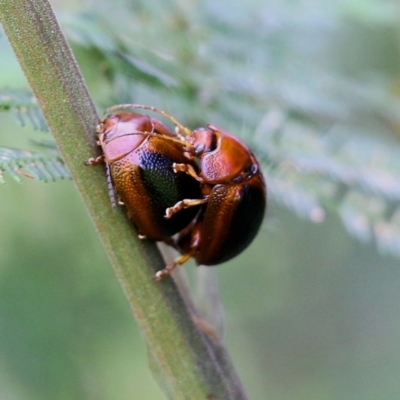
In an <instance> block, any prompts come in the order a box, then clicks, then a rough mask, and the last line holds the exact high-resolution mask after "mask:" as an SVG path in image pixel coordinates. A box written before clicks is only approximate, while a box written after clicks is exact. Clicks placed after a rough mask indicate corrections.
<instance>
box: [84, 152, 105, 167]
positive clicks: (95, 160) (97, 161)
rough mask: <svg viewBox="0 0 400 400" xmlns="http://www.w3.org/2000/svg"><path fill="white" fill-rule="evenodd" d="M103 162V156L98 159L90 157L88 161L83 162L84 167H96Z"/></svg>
mask: <svg viewBox="0 0 400 400" xmlns="http://www.w3.org/2000/svg"><path fill="white" fill-rule="evenodd" d="M102 162H104V155H103V154H102V155H101V156H98V157H90V158H89V160H87V161H86V162H85V165H97V164H100V163H102Z"/></svg>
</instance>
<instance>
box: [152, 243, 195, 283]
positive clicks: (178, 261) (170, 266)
mask: <svg viewBox="0 0 400 400" xmlns="http://www.w3.org/2000/svg"><path fill="white" fill-rule="evenodd" d="M192 255H193V251H191V252H189V253H187V254H183V255H181V256H180V257H178V258H176V259H175V260H174V261H173V262H172V263H171V264H168V265H167V266H166V267H165V268H164V269H162V270H161V271H158V272H157V273H156V274H155V275H154V278H153V281H154V282H160V281H162V280H163V279H164V278H166V277H167V276H168V275H170V274H171V272H172V271H173V270H174V269H175V268H176V267H178V266H179V265H182V264H184V263H185V262H186V261H187V260H189V258H190V257H192Z"/></svg>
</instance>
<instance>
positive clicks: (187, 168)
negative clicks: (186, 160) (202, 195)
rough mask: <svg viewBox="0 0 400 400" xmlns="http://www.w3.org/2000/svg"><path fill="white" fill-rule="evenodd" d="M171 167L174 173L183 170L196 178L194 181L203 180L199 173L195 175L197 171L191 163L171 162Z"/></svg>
mask: <svg viewBox="0 0 400 400" xmlns="http://www.w3.org/2000/svg"><path fill="white" fill-rule="evenodd" d="M172 169H173V170H174V172H175V173H177V172H185V173H186V174H188V175H190V176H191V177H192V178H194V179H196V181H199V182H203V180H204V179H203V178H201V177H200V176H199V175H197V172H196V170H195V169H194V168H193V166H192V165H189V164H178V163H173V164H172Z"/></svg>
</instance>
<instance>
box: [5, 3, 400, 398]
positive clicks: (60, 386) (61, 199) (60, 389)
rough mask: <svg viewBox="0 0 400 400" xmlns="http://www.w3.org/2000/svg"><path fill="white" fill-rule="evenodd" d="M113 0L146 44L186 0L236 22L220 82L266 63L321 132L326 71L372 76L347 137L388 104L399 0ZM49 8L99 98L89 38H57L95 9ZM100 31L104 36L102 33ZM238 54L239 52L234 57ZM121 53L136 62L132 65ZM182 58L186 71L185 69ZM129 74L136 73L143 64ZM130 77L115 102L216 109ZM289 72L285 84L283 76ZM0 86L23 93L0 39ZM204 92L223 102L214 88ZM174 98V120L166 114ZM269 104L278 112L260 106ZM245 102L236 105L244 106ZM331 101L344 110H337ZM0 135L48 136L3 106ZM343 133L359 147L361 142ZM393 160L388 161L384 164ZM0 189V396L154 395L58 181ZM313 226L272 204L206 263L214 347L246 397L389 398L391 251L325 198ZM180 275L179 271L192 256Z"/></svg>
mask: <svg viewBox="0 0 400 400" xmlns="http://www.w3.org/2000/svg"><path fill="white" fill-rule="evenodd" d="M128 3H130V4H131V5H132V4H133V8H135V7H137V11H138V12H143V9H144V8H145V11H146V13H147V14H146V13H145V14H143V15H146V16H147V17H148V19H147V20H146V21H144V22H143V20H142V23H143V24H146V26H147V28H146V29H148V30H149V31H148V35H146V36H145V41H146V45H149V44H151V43H153V44H154V46H159V45H160V42H161V43H163V41H168V35H167V33H166V34H165V37H163V36H162V33H160V32H158V31H157V30H156V24H157V21H161V20H162V18H163V17H165V16H166V15H167V14H168V12H170V11H171V9H172V10H177V9H180V8H181V9H186V11H187V9H189V8H190V7H192V8H191V11H187V12H188V13H190V12H192V13H195V12H196V9H195V7H199V8H201V10H202V12H205V11H204V10H205V9H206V10H212V12H213V13H214V15H219V16H221V15H223V16H224V18H225V19H226V20H227V21H228V20H229V21H231V22H232V21H235V19H237V20H238V21H239V22H240V27H241V28H242V30H241V31H240V32H239V33H237V32H236V34H237V35H238V37H235V31H232V33H231V34H230V42H229V45H231V43H239V42H240V44H241V47H240V49H239V50H238V54H242V56H243V60H245V62H244V63H241V60H240V59H239V58H238V61H237V65H238V66H240V68H239V67H238V68H236V69H235V71H234V72H235V79H236V78H237V76H240V74H246V77H245V78H246V79H245V78H243V82H244V83H243V85H248V84H249V82H250V81H251V76H252V71H253V67H254V68H255V67H257V68H260V65H261V64H262V67H263V68H264V69H265V70H266V71H268V68H275V69H277V70H280V81H279V82H276V81H274V82H272V83H271V85H274V87H275V85H276V86H279V87H281V88H282V87H285V91H286V92H285V93H286V99H291V98H295V99H297V100H296V101H299V102H300V103H301V101H302V100H303V101H304V103H306V105H307V106H306V107H305V109H306V110H305V111H304V110H302V111H303V112H304V113H305V114H307V115H308V117H309V119H310V120H313V119H314V114H315V115H317V117H321V114H323V112H322V111H321V110H325V111H324V112H325V114H324V115H328V116H329V118H328V117H326V118H325V122H326V126H331V125H334V124H335V123H336V121H335V117H332V115H333V116H335V112H337V108H335V106H337V105H339V106H340V105H342V106H343V107H345V108H346V107H347V104H349V98H348V97H346V93H344V94H343V91H341V89H343V88H341V87H335V84H334V83H335V80H334V78H335V77H336V76H340V77H342V78H343V77H345V78H346V79H347V80H345V81H343V80H341V81H340V80H338V82H341V83H343V82H352V83H354V82H357V83H358V84H359V85H361V86H363V83H362V82H366V84H367V83H368V84H370V83H371V82H374V85H375V86H373V87H372V89H374V90H372V89H371V90H369V91H368V96H369V97H368V99H369V102H368V103H363V100H364V98H363V96H362V95H360V96H359V97H358V98H357V99H358V101H359V104H360V105H361V106H360V108H362V106H365V104H367V107H366V110H365V109H363V110H364V114H363V115H364V117H360V120H359V121H358V122H357V121H356V122H355V121H352V123H353V127H354V131H357V132H359V131H360V130H361V131H362V130H363V129H364V128H365V127H364V126H363V122H364V123H365V118H368V116H369V117H370V116H371V114H374V113H375V112H376V109H379V105H380V104H387V98H386V97H385V99H382V93H387V92H389V93H390V95H391V96H392V97H391V99H392V100H391V101H393V103H391V104H392V105H393V104H394V106H395V102H396V95H397V94H396V93H397V90H398V87H397V86H398V83H399V78H400V57H399V56H400V53H399V44H400V39H399V38H400V31H399V28H398V26H400V3H399V2H396V1H374V0H368V1H366V0H364V1H357V0H347V1H337V2H327V1H324V0H308V1H306V0H300V1H272V0H269V1H263V2H262V1H261V0H253V1H250V2H249V1H244V0H241V1H236V2H233V4H231V2H225V1H221V2H218V4H213V3H212V2H207V1H203V2H201V1H198V2H194V1H193V2H189V3H184V2H179V1H170V2H162V1H161V0H158V1H156V0H153V1H151V2H147V3H146V4H147V5H146V6H144V5H143V4H142V3H141V2H137V3H135V2H128ZM54 7H55V9H56V11H57V13H58V15H59V16H60V20H61V23H62V25H63V24H65V29H66V32H67V33H68V34H69V35H70V38H72V39H71V42H72V45H73V46H74V47H73V48H74V51H75V54H76V56H77V59H78V62H79V65H80V67H81V68H82V71H83V73H84V75H85V78H86V81H87V83H88V86H89V89H90V92H91V93H92V94H93V96H94V98H95V100H96V101H97V102H98V104H99V105H100V107H101V106H104V105H110V104H112V102H113V100H118V98H117V97H118V95H119V92H117V91H113V88H112V85H110V84H109V81H107V79H106V78H107V77H104V76H106V75H107V73H104V76H103V75H102V74H101V72H102V65H101V64H100V65H99V62H98V60H99V56H98V54H97V53H96V51H95V50H93V48H88V47H85V46H84V45H81V46H80V45H79V40H77V39H76V37H75V42H74V40H73V39H74V33H76V31H74V29H73V24H71V21H73V20H74V17H73V16H74V15H76V14H77V13H85V15H86V16H87V15H89V16H90V15H92V14H94V12H95V11H94V10H95V8H96V7H97V6H96V5H95V4H94V3H91V2H71V1H68V2H63V1H57V2H54ZM108 7H109V10H112V9H113V7H124V5H123V4H120V3H119V2H116V3H113V4H112V5H111V4H109V5H108ZM141 7H142V8H141ZM153 11H154V13H155V14H154V16H153V14H152V12H153ZM157 12H158V13H159V14H157ZM120 13H121V11H120V12H117V10H116V9H115V15H114V14H112V13H111V11H110V13H109V16H110V18H109V21H108V22H109V23H110V24H119V23H120V19H119V16H120V15H119V14H120ZM81 15H82V14H81ZM255 16H262V21H264V23H265V26H266V27H267V29H266V30H265V29H264V30H261V28H260V30H259V35H260V36H261V37H258V39H257V40H263V41H265V43H266V45H265V46H266V48H268V46H269V45H271V43H272V44H273V50H274V51H275V53H273V52H272V53H271V52H270V53H269V54H270V55H271V54H272V55H274V54H275V55H276V59H278V60H279V63H278V62H275V63H274V62H270V63H265V64H263V60H264V59H263V55H262V54H261V53H260V54H258V53H257V52H255V51H252V44H253V42H252V40H253V39H254V37H257V33H258V28H257V26H254V25H255V24H256V22H257V21H258V22H259V20H257V19H256V18H254V19H253V20H252V18H253V17H255ZM156 17H157V18H158V20H157V18H156ZM246 18H247V19H246ZM134 22H135V21H133V23H134ZM213 23H214V24H213V26H212V27H209V30H207V31H205V32H203V34H204V35H209V36H212V35H213V34H215V32H219V33H220V32H221V31H223V30H224V29H228V28H227V26H228V27H229V26H232V25H226V24H225V25H224V24H223V23H220V24H219V25H218V24H217V23H215V21H213ZM121 24H122V22H121ZM265 26H264V28H265ZM71 27H72V28H71ZM243 27H244V28H246V29H247V32H252V34H253V36H252V35H249V37H248V38H246V37H245V38H244V37H243V36H240V35H242V34H243V32H246V30H243ZM153 31H154V32H153ZM146 32H147V31H146ZM265 32H269V33H270V34H269V35H265ZM262 35H264V36H262ZM200 36H201V35H200ZM239 36H240V37H239ZM106 38H107V34H106V33H105V36H104V37H103V43H104V40H106ZM137 40H140V38H138V39H137ZM152 41H153V42H152ZM246 43H247V46H246ZM197 44H198V43H197ZM173 45H175V46H178V45H179V43H178V44H174V43H173ZM222 47H223V43H222ZM247 47H248V48H247ZM247 51H248V52H249V53H251V58H249V59H246V54H247ZM266 51H267V50H266ZM257 57H258V58H257ZM243 60H242V61H243ZM260 60H261V61H260ZM208 62H209V63H210V65H217V64H218V63H219V60H218V58H217V57H216V58H214V59H211V60H208ZM135 63H136V65H139V64H138V61H137V59H136V61H135ZM243 64H244V65H243ZM235 66H236V64H235ZM146 68H148V71H147V70H146ZM190 68H192V69H193V70H192V72H193V71H194V74H195V72H196V70H195V65H191V66H190ZM199 68H201V65H200V66H199ZM142 69H143V68H142ZM144 70H145V72H146V74H145V75H146V76H145V78H146V79H147V78H148V76H149V75H151V73H150V72H149V71H150V68H149V67H145V68H144ZM211 71H212V69H211ZM106 72H107V71H106ZM229 72H230V71H227V74H229ZM238 72H239V73H238ZM211 73H212V72H211ZM195 75H196V74H195ZM142 78H143V77H142ZM164 78H165V77H161V79H160V80H161V81H163V80H164V81H165V80H166V79H164ZM143 79H144V78H143ZM143 79H142V81H140V79H139V78H138V77H137V76H136V77H132V82H133V83H132V85H135V84H137V85H139V83H140V82H141V83H140V84H141V85H142V86H140V88H139V89H138V90H137V91H136V92H135V93H134V95H133V96H134V97H135V98H134V99H131V100H134V101H135V102H142V103H149V102H150V103H152V102H153V101H154V99H158V100H157V104H156V105H159V106H163V108H164V109H167V110H168V111H171V112H173V113H174V115H177V116H179V117H181V118H183V119H185V118H186V119H189V120H190V118H192V119H193V120H196V121H198V120H199V119H200V118H201V117H202V118H203V119H204V122H203V123H205V122H207V121H209V120H210V119H211V115H212V116H213V117H215V116H217V117H216V118H218V113H219V110H218V106H215V107H213V106H212V104H211V105H208V108H207V107H205V108H204V110H202V111H201V113H199V112H198V110H197V111H196V110H195V111H194V112H193V114H194V116H191V114H190V113H191V110H190V108H191V107H193V106H194V105H195V103H193V101H192V100H190V99H189V100H188V101H187V102H184V104H183V103H182V104H181V103H179V101H182V100H174V93H175V92H176V97H177V98H182V93H181V92H179V91H178V89H174V87H170V88H169V89H168V92H165V91H164V92H162V93H160V92H158V90H159V89H157V85H152V84H151V82H150V83H149V84H148V86H146V82H145V83H143ZM232 79H233V78H232ZM292 81H293V82H297V85H294V84H293V85H291V84H290V83H291V82H292ZM200 82H201V80H200ZM332 82H333V84H332ZM205 84H207V82H206V83H205ZM208 84H210V83H209V82H208ZM232 84H233V83H232ZM239 84H240V82H239ZM122 86H123V85H122ZM315 86H318V90H320V92H318V93H322V94H323V96H321V98H320V102H318V101H317V102H313V101H311V100H313V99H314V98H313V97H312V96H311V95H310V96H306V95H305V94H308V93H309V92H307V90H310V91H311V92H312V94H313V95H315V93H316V92H315V90H314V91H312V88H314V87H315ZM5 87H9V88H10V87H20V88H24V87H27V84H26V82H25V79H24V77H23V74H22V72H21V71H20V69H19V67H18V63H17V61H16V60H15V57H14V55H13V53H12V50H11V49H10V47H9V45H8V43H7V40H6V38H5V36H4V35H3V36H1V37H0V88H5ZM154 88H156V89H154ZM299 88H300V89H301V90H302V91H301V94H300V95H299V93H298V91H299ZM369 88H370V87H369ZM348 90H349V91H352V90H353V89H352V87H350V88H349V89H348ZM336 91H337V92H338V93H339V94H337V93H336ZM333 92H335V93H333ZM188 93H189V91H188ZM125 95H126V93H125ZM212 95H213V96H215V97H217V98H218V96H219V95H220V96H223V94H219V93H218V91H216V93H213V94H212ZM334 95H335V96H334ZM121 96H122V95H121ZM187 96H188V97H189V94H187ZM296 96H297V97H296ZM341 96H343V98H342V97H341ZM332 98H334V99H335V102H334V103H332V102H331V100H332ZM160 99H161V100H160ZM163 99H164V100H163ZM371 99H372V100H371ZM122 100H123V101H125V99H121V101H122ZM163 101H165V103H163ZM287 101H288V102H289V100H287ZM114 102H115V101H114ZM304 103H303V104H304ZM238 104H239V102H238ZM181 105H182V110H181V112H182V114H183V115H180V114H179V110H180V106H181ZM374 105H377V106H376V108H374ZM272 106H274V107H278V108H279V107H280V106H279V104H278V103H277V104H273V102H272ZM352 106H354V104H352ZM394 106H393V107H394ZM247 107H248V109H251V108H252V104H248V105H247ZM349 107H350V106H349ZM210 108H212V111H210V112H209V113H207V109H210ZM339 108H340V107H339ZM248 109H246V107H243V109H240V108H239V109H238V110H237V115H235V118H236V119H237V120H239V121H241V125H240V126H239V127H238V130H239V131H240V132H242V131H243V130H244V129H245V127H246V126H251V123H249V121H250V120H251V121H253V122H254V123H255V125H258V121H257V120H254V118H257V114H254V115H253V114H251V111H249V110H248ZM307 110H308V111H307ZM225 111H226V110H225ZM314 111H315V113H314ZM345 111H346V110H345ZM347 111H350V114H351V111H352V110H351V108H350V110H347ZM339 114H340V113H339ZM317 117H315V118H317ZM363 118H364V120H363ZM260 119H261V117H260ZM338 119H343V116H342V115H339V117H338ZM377 120H379V118H377ZM368 121H369V120H368ZM384 122H385V121H384ZM384 122H383V123H382V121H380V123H381V125H379V124H378V122H376V123H375V124H370V123H369V122H368V125H369V127H368V128H369V129H365V132H366V134H368V137H369V138H372V139H373V140H374V142H371V143H383V144H387V143H392V145H391V146H388V148H389V147H391V150H392V151H394V153H393V152H391V153H389V152H388V153H387V155H386V158H387V160H389V162H390V157H393V154H394V155H396V154H397V153H396V151H397V150H398V149H397V146H398V145H397V141H398V136H397V133H398V132H397V127H396V125H395V124H394V125H391V127H390V129H387V126H386V125H387V124H385V123H384ZM385 126H386V128H382V127H385ZM0 132H1V143H0V145H1V146H13V147H19V148H32V146H33V145H32V144H31V143H30V142H29V140H30V139H32V138H43V137H46V138H48V134H46V133H42V132H37V131H34V130H33V129H32V128H30V127H29V124H28V126H27V127H25V128H22V127H20V126H18V125H17V124H16V122H15V118H14V117H13V116H12V115H11V114H10V113H6V112H2V113H0ZM356 140H359V141H360V142H359V143H360V151H362V146H363V145H364V142H363V141H362V138H361V139H356ZM356 143H357V142H356ZM368 143H369V142H368ZM265 146H266V147H268V143H266V144H265ZM383 148H384V147H383ZM399 154H400V153H399ZM383 156H384V157H385V154H383ZM360 157H361V156H360ZM396 162H398V160H396V159H395V158H393V165H396ZM397 171H398V169H397ZM394 176H395V177H396V175H394ZM397 177H400V174H398V175H397ZM267 181H268V176H267ZM7 183H8V184H7V185H2V186H1V187H0V198H1V207H0V227H1V229H0V398H1V399H8V400H13V399H18V400H25V399H27V400H28V399H29V400H35V399H40V400H46V399H49V400H50V399H60V400H63V399H65V400H69V399H71V400H72V399H74V400H76V399H96V400H108V399H151V400H153V399H154V400H157V399H163V398H164V396H163V394H162V392H161V391H160V390H159V388H158V387H157V385H156V383H155V382H154V380H153V378H152V376H151V373H150V371H149V368H148V361H147V354H146V347H145V343H144V340H143V338H142V337H141V335H140V331H139V329H138V326H137V324H136V322H135V321H134V320H133V319H132V317H131V312H130V310H129V308H128V305H127V303H126V301H125V299H124V296H123V293H122V291H121V288H120V287H119V285H118V283H117V280H116V277H115V276H114V274H113V271H112V269H111V267H110V265H109V263H108V260H107V259H106V256H105V253H104V251H103V250H102V247H101V244H100V242H99V240H98V238H97V235H96V233H95V231H94V228H93V226H92V224H91V221H90V220H89V217H88V216H87V213H86V210H85V208H84V206H83V203H82V201H81V199H80V198H79V195H78V194H77V192H76V190H75V187H74V184H73V182H72V181H57V182H55V183H46V184H44V183H39V182H37V181H32V180H29V179H23V184H18V183H16V182H14V181H13V180H12V179H7ZM363 206H366V205H365V204H363ZM292 208H293V207H292ZM313 215H315V214H313ZM316 220H319V219H318V218H314V222H313V218H310V217H309V218H299V217H298V216H297V215H296V213H295V212H293V210H292V209H291V207H285V205H284V204H283V203H282V202H281V203H280V202H279V201H274V199H272V200H271V204H270V207H269V210H268V215H267V218H266V221H265V224H264V226H263V228H262V231H261V233H260V234H259V236H258V237H257V239H256V240H255V241H254V243H253V245H252V246H251V247H250V248H249V249H248V250H247V251H246V252H245V253H243V254H242V255H240V256H239V257H237V258H236V259H234V260H232V261H231V262H229V263H227V264H225V265H223V266H221V267H219V268H216V269H215V272H216V275H217V277H218V283H219V291H220V294H219V295H220V301H221V304H222V307H223V309H224V335H223V337H224V342H225V343H226V346H227V348H228V349H229V351H230V354H231V356H232V359H233V361H234V364H235V366H236V368H237V371H238V373H239V375H240V377H241V378H242V380H243V384H244V386H245V388H246V391H247V393H248V396H249V398H250V399H256V400H258V399H260V400H263V399H272V400H291V399H293V400H302V399H304V400H312V399H318V400H322V399H324V400H325V399H326V400H338V399H340V400H345V399H349V400H350V399H351V400H357V399H360V400H376V399H379V400H397V399H398V398H399V397H400V290H399V288H400V265H399V264H400V263H399V258H396V249H395V250H394V251H392V252H391V253H392V254H389V253H390V252H386V253H385V252H384V251H378V249H377V246H376V244H375V243H374V240H369V241H362V240H360V238H361V237H362V235H361V237H360V236H359V237H355V236H354V232H353V235H351V234H349V227H347V229H346V228H345V226H344V225H345V224H343V222H346V221H345V218H344V217H343V214H340V213H337V212H335V209H334V207H333V210H332V211H330V212H327V214H326V217H325V220H324V221H323V222H321V223H315V222H316ZM350 231H351V229H350ZM399 248H400V245H399V246H398V247H397V253H398V249H399ZM186 269H188V270H190V271H189V272H188V273H189V274H191V275H193V270H194V268H193V266H192V265H191V266H188V267H186ZM213 271H214V270H213ZM194 279H195V276H194ZM203 301H207V299H205V300H204V299H203ZM188 398H190V396H189V397H188Z"/></svg>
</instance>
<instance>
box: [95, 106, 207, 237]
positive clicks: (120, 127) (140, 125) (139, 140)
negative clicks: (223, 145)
mask: <svg viewBox="0 0 400 400" xmlns="http://www.w3.org/2000/svg"><path fill="white" fill-rule="evenodd" d="M97 134H98V137H99V140H98V144H99V145H100V146H101V147H102V150H103V155H101V156H100V157H97V158H95V159H93V158H92V159H90V160H89V161H88V164H97V163H100V162H105V163H106V168H107V180H108V184H109V189H110V196H111V201H112V203H113V206H115V199H114V194H113V192H114V189H115V191H116V193H117V196H118V198H119V200H120V201H121V202H122V203H123V204H124V205H125V207H126V209H127V212H128V215H129V217H130V218H131V219H132V220H133V222H134V224H135V225H136V226H137V228H138V230H139V233H140V235H141V236H142V237H145V238H148V239H151V240H159V241H164V242H166V243H169V244H171V243H172V239H171V236H172V235H174V234H175V233H177V232H179V231H181V230H182V229H184V228H185V227H186V226H188V225H189V224H190V222H191V221H192V220H193V218H194V217H195V216H196V214H197V213H198V211H199V207H194V208H193V209H187V210H184V211H185V212H184V213H176V215H174V216H173V218H171V219H166V218H164V214H165V209H166V208H168V207H171V206H173V205H174V204H176V203H177V202H179V201H181V200H183V199H186V198H193V197H201V191H200V188H199V184H198V182H197V181H196V180H195V179H194V178H192V177H190V176H189V175H188V174H186V173H185V172H179V173H176V172H175V171H174V170H173V164H174V163H182V162H184V163H187V161H188V160H187V157H186V156H185V155H184V147H183V145H182V143H180V142H179V141H177V140H176V139H175V138H176V135H175V134H174V133H173V132H171V131H170V129H169V128H168V127H167V126H165V125H164V124H163V123H162V122H160V121H158V120H157V119H155V118H150V117H149V116H147V115H141V114H137V113H132V112H116V113H114V114H112V115H109V116H108V117H107V118H105V119H104V120H102V121H101V123H100V125H99V126H98V127H97ZM191 166H192V167H193V168H196V164H195V163H194V162H192V163H191Z"/></svg>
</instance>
